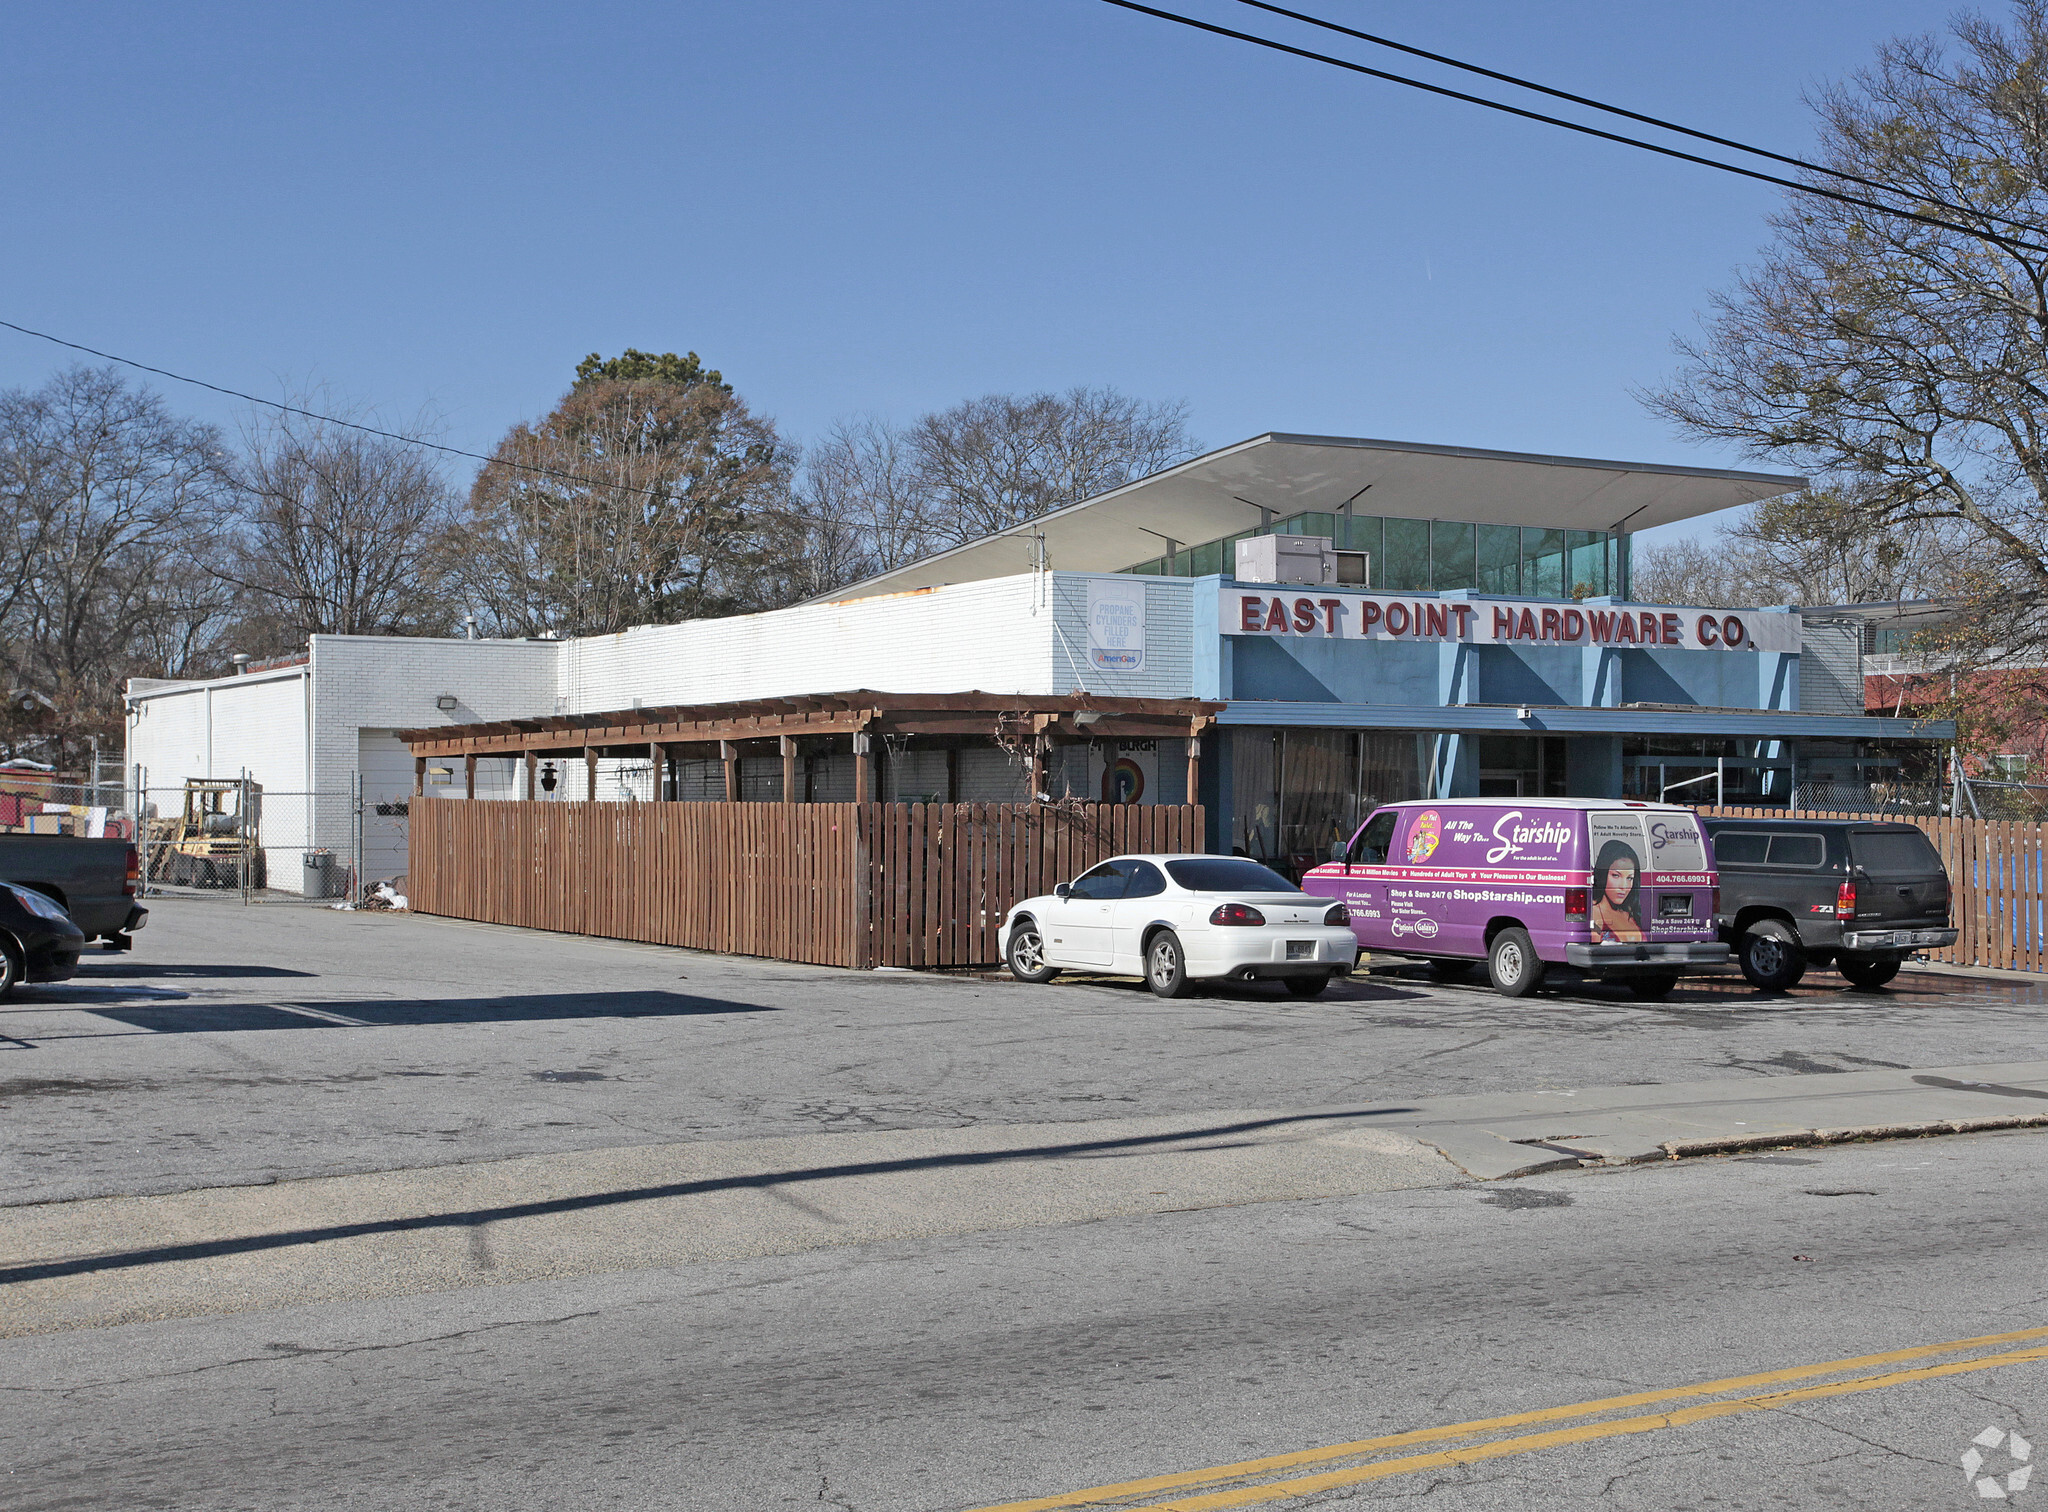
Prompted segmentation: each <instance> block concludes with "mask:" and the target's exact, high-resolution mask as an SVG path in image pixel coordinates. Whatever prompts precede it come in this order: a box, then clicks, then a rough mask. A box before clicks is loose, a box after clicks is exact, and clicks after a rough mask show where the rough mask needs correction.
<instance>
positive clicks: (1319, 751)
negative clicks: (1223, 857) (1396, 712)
mask: <svg viewBox="0 0 2048 1512" xmlns="http://www.w3.org/2000/svg"><path fill="white" fill-rule="evenodd" d="M1428 740H1429V737H1428V736H1426V735H1416V734H1412V733H1408V732H1387V731H1379V730H1268V729H1239V730H1233V731H1232V732H1231V744H1230V770H1231V785H1230V789H1231V814H1230V848H1231V851H1232V852H1233V854H1236V855H1240V856H1251V857H1253V858H1254V859H1256V860H1259V861H1263V862H1265V863H1266V864H1267V865H1269V866H1272V867H1274V868H1275V869H1277V870H1279V871H1282V872H1284V873H1285V874H1286V875H1288V876H1292V877H1299V876H1300V875H1301V874H1302V873H1303V872H1305V871H1307V870H1308V869H1309V868H1310V867H1311V866H1316V865H1319V864H1320V863H1322V862H1324V861H1327V860H1329V859H1330V857H1331V855H1332V854H1333V853H1334V850H1335V848H1338V847H1341V846H1342V845H1343V844H1344V842H1346V841H1348V840H1349V839H1350V838H1351V836H1352V834H1353V832H1355V831H1356V830H1357V828H1358V825H1359V822H1360V821H1361V820H1362V819H1364V817H1365V816H1366V815H1367V814H1368V813H1370V812H1371V811H1372V810H1373V809H1375V808H1377V807H1379V806H1380V805H1381V804H1383V803H1393V802H1397V801H1399V800H1401V799H1404V798H1420V797H1421V796H1422V785H1423V771H1424V768H1425V762H1426V746H1427V742H1428Z"/></svg>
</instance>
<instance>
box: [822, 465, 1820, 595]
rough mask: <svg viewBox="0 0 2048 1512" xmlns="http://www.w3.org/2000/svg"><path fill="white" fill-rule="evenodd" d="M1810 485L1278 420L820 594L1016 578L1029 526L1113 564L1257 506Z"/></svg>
mask: <svg viewBox="0 0 2048 1512" xmlns="http://www.w3.org/2000/svg"><path fill="white" fill-rule="evenodd" d="M1805 486H1806V479H1804V478H1798V477H1790V476H1787V475H1784V474H1781V473H1750V472H1724V471H1721V470H1718V469H1713V468H1699V467H1671V466H1666V465H1663V464H1660V463H1653V462H1603V461H1599V460H1596V459H1594V458H1590V457H1545V456H1537V455H1533V454H1529V453H1523V452H1501V451H1483V450H1480V449H1479V448H1477V447H1470V446H1429V445H1424V444H1422V443H1419V442H1413V441H1373V440H1368V439H1366V438H1364V437H1360V436H1295V435H1284V434H1281V433H1279V432H1272V433H1269V434H1267V435H1263V436H1254V437H1253V438H1252V439H1251V440H1249V441H1240V442H1238V443H1237V444H1236V445H1235V446H1226V447H1224V448H1223V449H1222V450H1220V451H1213V452H1210V453H1208V454H1207V455H1205V456H1200V457H1196V458H1195V459H1194V460H1193V461H1191V462H1183V463H1181V464H1180V465H1179V466H1178V467H1169V468H1167V469H1166V470H1165V471H1164V472H1157V473H1154V474H1152V475H1151V476H1150V477H1147V478H1140V479H1139V480H1138V481H1137V482H1135V483H1127V484H1125V485H1124V486H1123V487H1122V488H1117V489H1112V490H1111V491H1110V492H1108V493H1105V494H1098V495H1096V496H1095V497H1094V498H1092V499H1084V500H1082V501H1081V502H1080V503H1079V504H1070V505H1068V506H1067V507H1066V508H1065V509H1060V510H1055V511H1054V512H1053V513H1051V514H1049V515H1042V516H1040V517H1039V518H1038V519H1036V520H1033V521H1031V522H1030V523H1029V524H1027V525H1020V526H1014V527H1012V528H1011V529H1009V530H1005V531H1002V532H999V533H998V534H995V535H991V536H984V537H982V538H981V539H980V540H977V541H970V542H968V543H967V544H966V545H964V546H956V547H954V548H953V549H952V550H950V551H942V552H939V553H938V554H937V555H935V556H929V557H925V558H923V559H922V560H919V561H916V562H912V563H911V564H909V565H908V566H906V567H899V568H897V569H896V570H895V571H893V572H885V573H882V574H881V575H879V576H877V577H872V578H869V579H867V580H866V581H865V582H861V583H856V584H854V585H853V586H852V587H850V588H841V589H837V590H835V591H834V592H832V593H830V594H826V595H824V597H826V598H831V599H848V598H863V597H867V596H870V595H873V594H880V593H901V592H907V591H909V590H911V589H914V588H930V587H936V586H938V585H940V584H944V583H970V582H976V581H979V580H980V579H983V578H996V577H1012V576H1015V575H1016V574H1017V573H1020V572H1027V571H1029V570H1030V569H1031V567H1032V566H1033V565H1034V562H1033V555H1032V542H1031V537H1032V534H1033V533H1034V532H1041V533H1043V535H1044V537H1045V544H1046V555H1047V558H1048V560H1049V562H1050V565H1051V566H1053V567H1055V568H1057V569H1059V570H1060V571H1063V572H1116V571H1120V570H1121V569H1123V568H1125V567H1128V566H1130V565H1131V564H1132V563H1134V562H1143V561H1147V560H1149V559H1150V558H1152V557H1156V556H1158V555H1159V554H1160V553H1161V552H1162V551H1163V550H1164V549H1165V543H1164V541H1163V540H1162V539H1161V538H1162V537H1171V538H1172V539H1173V540H1174V541H1175V542H1176V543H1178V544H1179V545H1181V546H1184V547H1185V546H1193V545H1199V544H1200V543H1202V542H1204V541H1213V540H1215V539H1216V538H1217V537H1219V536H1226V535H1234V534H1236V533H1237V532H1239V531H1242V530H1248V529H1251V528H1253V527H1255V526H1257V525H1258V524H1259V521H1260V515H1259V509H1260V507H1264V508H1266V509H1269V510H1271V511H1272V512H1273V516H1274V518H1276V519H1280V518H1285V517H1286V516H1288V515H1291V514H1298V513H1300V512H1301V511H1302V510H1322V511H1335V510H1336V509H1338V508H1339V507H1340V506H1341V505H1343V504H1344V503H1345V501H1347V500H1353V501H1355V502H1353V504H1352V508H1353V509H1354V510H1355V511H1356V512H1357V513H1359V514H1362V515H1394V516H1400V517H1403V518H1408V519H1425V520H1426V519H1437V520H1470V521H1474V522H1477V523H1479V524H1485V525H1537V526H1544V527H1547V528H1550V529H1558V530H1613V529H1615V528H1617V527H1620V528H1622V529H1625V530H1629V531H1637V530H1646V529H1648V528H1649V527H1650V526H1652V525H1669V524H1671V523H1672V522H1673V521H1676V520H1689V519H1692V518H1694V517H1696V516H1698V515H1704V514H1712V513H1714V512H1715V511H1716V510H1721V509H1733V508H1735V507H1736V506H1738V505H1742V504H1753V503H1755V502H1756V501H1757V500H1758V499H1768V498H1771V497H1773V496H1775V495H1777V494H1782V493H1790V492H1791V491H1792V490H1794V489H1798V488H1804V487H1805ZM1247 501H1248V502H1247Z"/></svg>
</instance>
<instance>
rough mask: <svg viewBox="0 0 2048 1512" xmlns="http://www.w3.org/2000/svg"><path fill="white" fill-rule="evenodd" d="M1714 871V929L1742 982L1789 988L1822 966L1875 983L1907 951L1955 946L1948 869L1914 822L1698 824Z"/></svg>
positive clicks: (1893, 970) (1862, 983)
mask: <svg viewBox="0 0 2048 1512" xmlns="http://www.w3.org/2000/svg"><path fill="white" fill-rule="evenodd" d="M1706 827H1707V834H1708V835H1709V837H1711V838H1712V840H1713V842H1714V864H1715V866H1716V867H1718V868H1719V870H1720V874H1721V901H1720V907H1719V909H1718V910H1717V911H1716V913H1715V915H1714V923H1715V925H1716V927H1717V928H1718V929H1719V930H1720V934H1721V938H1722V939H1723V940H1726V941H1727V942H1728V945H1729V947H1730V948H1731V949H1732V950H1733V951H1734V952H1735V959H1736V962H1737V964H1739V965H1740V966H1741V967H1742V974H1743V975H1744V976H1745V977H1747V978H1749V980H1750V983H1751V985H1753V986H1756V987H1762V988H1766V989H1769V990H1773V991H1782V990H1784V989H1785V988H1787V987H1790V986H1792V985H1793V984H1794V983H1796V982H1797V981H1798V980H1799V979H1800V978H1801V977H1802V976H1804V975H1805V974H1806V968H1807V967H1808V966H1809V965H1812V966H1828V965H1832V966H1834V968H1835V969H1836V970H1837V971H1839V972H1841V973H1842V975H1843V976H1845V977H1847V978H1848V979H1849V981H1850V982H1852V983H1853V984H1854V985H1856V986H1858V987H1864V988H1871V987H1882V986H1883V985H1884V984H1885V983H1886V982H1889V981H1890V980H1891V979H1892V978H1893V977H1895V976H1897V975H1898V974H1899V967H1900V965H1901V964H1903V963H1904V961H1905V959H1906V957H1907V956H1908V955H1909V954H1911V953H1912V952H1913V951H1916V950H1938V949H1940V948H1941V947H1943V946H1945V945H1953V944H1955V942H1956V932H1955V930H1954V929H1952V928H1951V927H1950V926H1949V885H1948V872H1947V871H1946V870H1945V869H1944V868H1943V867H1942V864H1941V856H1940V855H1939V853H1937V852H1936V850H1935V849H1934V847H1933V845H1931V844H1930V843H1929V842H1928V839H1927V836H1926V835H1925V834H1923V833H1921V831H1920V829H1919V828H1918V826H1916V825H1911V824H1886V823H1883V822H1881V821H1877V820H1842V819H1836V820H1828V821H1815V820H1804V819H1708V820H1707V821H1706Z"/></svg>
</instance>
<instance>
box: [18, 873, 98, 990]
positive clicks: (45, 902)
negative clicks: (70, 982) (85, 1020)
mask: <svg viewBox="0 0 2048 1512" xmlns="http://www.w3.org/2000/svg"><path fill="white" fill-rule="evenodd" d="M83 949H85V931H84V930H82V929H80V928H79V927H78V926H77V925H76V924H74V923H72V922H71V916H70V915H69V914H67V913H66V912H64V909H63V908H62V906H61V905H59V904H58V903H57V901H56V900H55V899H54V898H51V897H49V896H48V895H46V894H44V893H39V892H37V891H36V890H35V889H34V888H32V887H22V886H19V885H17V884H16V883H13V882H0V997H5V996H7V994H8V993H10V992H12V991H13V990H14V988H15V984H16V983H18V982H61V981H63V980H64V979H65V978H66V977H68V976H70V975H71V974H72V973H73V972H75V971H77V970H78V953H79V952H80V951H81V950H83Z"/></svg>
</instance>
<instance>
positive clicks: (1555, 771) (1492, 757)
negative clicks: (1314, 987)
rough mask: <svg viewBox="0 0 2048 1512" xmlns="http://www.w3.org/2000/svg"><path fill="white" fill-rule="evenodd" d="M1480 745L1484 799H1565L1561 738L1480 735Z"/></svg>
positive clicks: (1479, 753)
mask: <svg viewBox="0 0 2048 1512" xmlns="http://www.w3.org/2000/svg"><path fill="white" fill-rule="evenodd" d="M1477 745H1478V748H1479V749H1478V756H1479V796H1480V797H1481V798H1562V797H1564V796H1565V793H1566V786H1565V762H1566V759H1567V749H1568V747H1567V744H1566V741H1565V738H1564V737H1563V736H1562V735H1481V736H1480V737H1478V741H1477Z"/></svg>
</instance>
